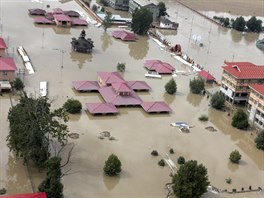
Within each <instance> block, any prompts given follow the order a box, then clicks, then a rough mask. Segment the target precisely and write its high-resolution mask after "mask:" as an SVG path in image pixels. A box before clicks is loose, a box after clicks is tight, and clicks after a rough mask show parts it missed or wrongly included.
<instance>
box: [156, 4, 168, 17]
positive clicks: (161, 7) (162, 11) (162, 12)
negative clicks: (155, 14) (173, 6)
mask: <svg viewBox="0 0 264 198" xmlns="http://www.w3.org/2000/svg"><path fill="white" fill-rule="evenodd" d="M158 7H159V17H161V16H166V15H168V13H167V12H166V11H167V8H166V5H165V3H164V2H162V1H161V2H159V3H158Z"/></svg>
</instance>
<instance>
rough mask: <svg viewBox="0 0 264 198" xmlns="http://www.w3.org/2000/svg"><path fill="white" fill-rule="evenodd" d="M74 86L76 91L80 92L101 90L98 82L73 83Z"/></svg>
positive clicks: (81, 81) (82, 81)
mask: <svg viewBox="0 0 264 198" xmlns="http://www.w3.org/2000/svg"><path fill="white" fill-rule="evenodd" d="M72 85H73V87H74V89H75V90H76V91H79V92H90V91H98V89H99V88H100V86H99V84H98V82H96V81H87V80H80V81H73V82H72Z"/></svg>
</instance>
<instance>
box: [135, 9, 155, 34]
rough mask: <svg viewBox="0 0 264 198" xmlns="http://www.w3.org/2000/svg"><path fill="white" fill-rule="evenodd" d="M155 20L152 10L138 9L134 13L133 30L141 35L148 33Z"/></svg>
mask: <svg viewBox="0 0 264 198" xmlns="http://www.w3.org/2000/svg"><path fill="white" fill-rule="evenodd" d="M152 21H153V15H152V12H151V11H149V10H148V9H147V8H144V7H143V8H140V9H136V11H135V12H134V13H133V14H132V24H131V28H132V31H133V32H135V33H136V34H139V35H145V34H147V32H148V30H149V28H150V26H151V23H152Z"/></svg>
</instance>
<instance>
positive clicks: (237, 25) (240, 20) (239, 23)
mask: <svg viewBox="0 0 264 198" xmlns="http://www.w3.org/2000/svg"><path fill="white" fill-rule="evenodd" d="M245 25H246V21H245V19H244V17H242V16H240V17H237V18H236V20H235V21H234V22H233V24H232V26H233V28H234V29H235V30H237V31H244V29H245Z"/></svg>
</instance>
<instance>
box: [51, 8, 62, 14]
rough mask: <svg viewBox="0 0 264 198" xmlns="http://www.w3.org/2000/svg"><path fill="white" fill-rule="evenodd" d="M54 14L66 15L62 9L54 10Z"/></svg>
mask: <svg viewBox="0 0 264 198" xmlns="http://www.w3.org/2000/svg"><path fill="white" fill-rule="evenodd" d="M53 14H64V12H63V10H62V9H61V8H54V9H53Z"/></svg>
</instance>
